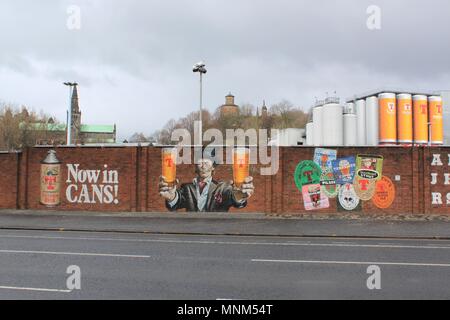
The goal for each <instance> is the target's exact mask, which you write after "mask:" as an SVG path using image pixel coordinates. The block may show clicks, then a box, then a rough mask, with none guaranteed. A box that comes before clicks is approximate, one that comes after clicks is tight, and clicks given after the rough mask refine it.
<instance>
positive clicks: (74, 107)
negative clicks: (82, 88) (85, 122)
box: [71, 85, 80, 113]
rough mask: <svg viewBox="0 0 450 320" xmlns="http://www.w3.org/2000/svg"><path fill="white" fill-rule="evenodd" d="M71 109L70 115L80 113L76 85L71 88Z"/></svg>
mask: <svg viewBox="0 0 450 320" xmlns="http://www.w3.org/2000/svg"><path fill="white" fill-rule="evenodd" d="M71 109H72V113H74V112H77V113H78V112H80V106H79V105H78V89H77V85H74V86H73V90H72V102H71Z"/></svg>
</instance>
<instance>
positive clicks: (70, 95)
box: [64, 82, 78, 146]
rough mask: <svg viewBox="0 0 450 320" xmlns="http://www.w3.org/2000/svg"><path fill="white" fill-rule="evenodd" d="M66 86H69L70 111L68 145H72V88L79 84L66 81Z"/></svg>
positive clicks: (68, 117)
mask: <svg viewBox="0 0 450 320" xmlns="http://www.w3.org/2000/svg"><path fill="white" fill-rule="evenodd" d="M64 85H65V86H68V87H69V112H68V114H67V135H66V137H67V140H66V145H68V146H70V145H71V144H72V101H71V98H72V88H73V87H75V86H77V85H78V83H76V82H64Z"/></svg>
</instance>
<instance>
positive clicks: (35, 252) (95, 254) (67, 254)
mask: <svg viewBox="0 0 450 320" xmlns="http://www.w3.org/2000/svg"><path fill="white" fill-rule="evenodd" d="M0 253H23V254H51V255H66V256H90V257H91V256H92V257H115V258H150V256H142V255H129V254H113V253H88V252H57V251H28V250H0Z"/></svg>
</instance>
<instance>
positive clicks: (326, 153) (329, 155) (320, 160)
mask: <svg viewBox="0 0 450 320" xmlns="http://www.w3.org/2000/svg"><path fill="white" fill-rule="evenodd" d="M336 158H337V151H336V150H332V149H323V148H316V149H315V150H314V162H315V163H317V165H318V166H319V167H320V168H321V169H322V170H323V169H324V168H332V161H333V160H336Z"/></svg>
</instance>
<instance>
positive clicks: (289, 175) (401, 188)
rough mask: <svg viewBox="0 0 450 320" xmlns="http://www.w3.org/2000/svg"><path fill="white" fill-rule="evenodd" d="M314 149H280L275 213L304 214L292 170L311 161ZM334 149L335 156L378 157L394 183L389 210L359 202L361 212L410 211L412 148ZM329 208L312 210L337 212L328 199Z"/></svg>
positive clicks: (411, 206)
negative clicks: (300, 163)
mask: <svg viewBox="0 0 450 320" xmlns="http://www.w3.org/2000/svg"><path fill="white" fill-rule="evenodd" d="M314 149H315V148H314V147H311V148H305V147H298V148H291V147H290V148H282V152H283V165H282V170H283V171H282V179H283V182H282V189H281V192H277V194H280V196H281V201H278V202H277V204H278V205H279V206H281V208H277V212H285V213H305V212H306V210H305V209H304V204H303V198H302V193H301V192H300V191H299V190H298V189H297V187H296V185H295V182H294V171H295V168H296V166H297V164H298V163H299V162H301V161H303V160H312V159H313V158H314ZM331 149H335V150H337V156H338V158H340V157H347V156H355V157H356V156H357V155H358V154H373V155H381V156H383V158H384V161H383V175H384V176H387V177H388V178H390V179H391V180H392V182H393V183H394V184H395V189H396V197H395V200H394V202H393V204H392V205H391V207H390V208H388V209H379V208H377V207H376V206H375V205H374V204H373V203H372V201H370V200H369V201H363V202H362V212H371V213H378V214H385V213H389V214H391V213H405V212H413V210H414V207H415V206H417V204H415V199H418V198H417V197H416V198H415V197H413V192H411V189H412V186H413V176H414V175H415V174H417V172H416V169H415V168H417V163H416V162H415V161H414V157H413V153H414V152H415V149H412V148H401V147H380V148H350V147H349V148H347V147H346V148H331ZM396 175H399V176H400V181H395V176H396ZM329 201H330V207H329V208H328V209H321V210H317V211H314V213H317V214H320V213H330V212H336V211H337V204H336V201H337V199H329Z"/></svg>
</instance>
